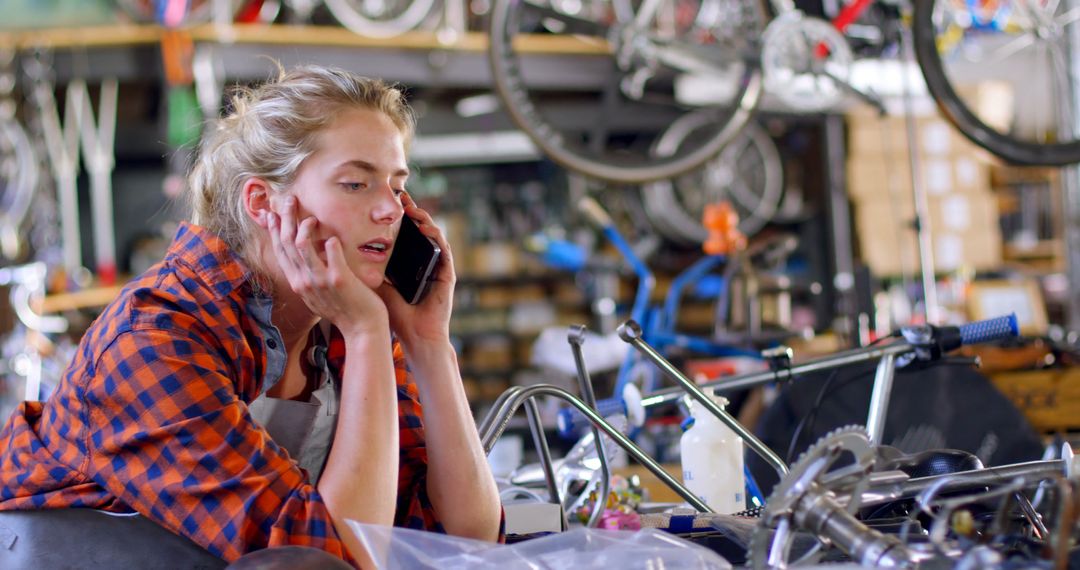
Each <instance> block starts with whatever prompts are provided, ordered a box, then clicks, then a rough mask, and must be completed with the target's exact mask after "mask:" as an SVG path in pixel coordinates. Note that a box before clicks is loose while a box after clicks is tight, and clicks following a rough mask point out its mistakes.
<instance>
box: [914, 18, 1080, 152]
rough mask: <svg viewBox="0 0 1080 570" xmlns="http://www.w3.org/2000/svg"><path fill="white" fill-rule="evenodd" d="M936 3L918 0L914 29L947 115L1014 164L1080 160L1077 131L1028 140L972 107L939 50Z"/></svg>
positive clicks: (936, 96) (930, 79) (971, 136)
mask: <svg viewBox="0 0 1080 570" xmlns="http://www.w3.org/2000/svg"><path fill="white" fill-rule="evenodd" d="M936 3H937V0H915V8H914V22H913V24H912V30H913V38H914V47H915V55H916V57H917V59H918V62H919V67H920V68H921V70H922V74H923V76H924V77H925V79H926V84H927V87H928V89H929V91H930V95H931V96H932V97H933V98H934V100H935V101H936V103H937V105H938V107H939V108H940V109H941V112H942V114H943V115H944V116H945V118H946V119H947V120H948V121H949V122H950V123H952V124H953V125H954V126H955V127H956V128H957V129H958V130H959V131H960V132H961V133H963V135H964V136H965V137H967V138H968V139H970V140H971V141H972V142H973V143H975V144H977V145H979V146H980V147H982V148H984V149H986V150H988V151H990V152H991V153H993V154H995V155H997V156H998V157H1000V158H1002V159H1004V160H1005V161H1007V162H1010V163H1013V164H1018V165H1029V166H1064V165H1068V164H1075V163H1077V162H1080V140H1077V138H1076V135H1075V134H1073V135H1072V136H1067V137H1065V140H1058V141H1050V140H1046V141H1040V140H1026V139H1023V138H1018V137H1017V136H1014V135H1012V134H1011V133H1009V132H1003V131H1002V130H999V129H997V128H994V127H992V126H990V125H988V124H987V123H986V122H984V121H983V119H982V118H980V117H979V116H978V115H977V114H976V113H975V112H974V111H973V110H972V109H971V107H970V106H969V105H968V103H967V102H966V101H965V100H964V99H963V97H961V96H960V95H959V94H958V93H957V89H956V86H955V85H953V82H952V81H950V78H949V74H948V73H947V72H946V68H945V62H944V61H943V59H942V54H941V53H940V51H939V49H938V32H937V29H936V27H935V22H934V12H935V4H936ZM1075 25H1080V23H1078V24H1075ZM1078 87H1080V86H1078V85H1076V84H1075V83H1074V84H1073V85H1072V86H1071V88H1072V89H1076V88H1078ZM1068 103H1069V104H1070V105H1073V108H1074V112H1075V104H1073V102H1072V101H1069V102H1068ZM1069 128H1070V129H1074V128H1075V126H1074V125H1070V126H1069Z"/></svg>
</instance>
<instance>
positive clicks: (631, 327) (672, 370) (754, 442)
mask: <svg viewBox="0 0 1080 570" xmlns="http://www.w3.org/2000/svg"><path fill="white" fill-rule="evenodd" d="M618 333H619V338H621V339H623V340H624V341H626V342H627V343H629V344H630V345H632V346H633V347H634V348H636V349H637V350H638V351H639V352H641V353H642V354H643V355H645V357H646V358H648V359H649V360H650V361H652V363H653V364H655V365H656V367H657V368H659V369H660V370H661V371H663V372H664V373H665V374H667V375H668V377H670V378H671V379H672V380H675V381H676V382H678V383H679V384H681V385H682V387H683V388H684V389H685V390H686V391H687V392H688V393H689V395H690V396H691V397H692V398H694V400H696V401H697V402H698V403H700V404H701V405H702V406H704V407H705V409H707V410H709V412H710V413H712V415H714V416H716V418H717V419H719V420H720V421H721V422H723V423H724V425H726V426H728V427H729V428H731V430H732V431H734V432H735V433H736V435H738V436H739V437H740V438H742V440H743V442H745V443H746V446H747V447H749V448H750V449H752V450H754V452H755V453H757V454H758V455H759V456H761V458H762V459H764V460H765V462H766V463H768V464H770V465H772V466H773V468H774V469H776V471H777V472H778V473H779V474H780V475H781V476H783V475H784V474H786V473H787V472H788V468H787V465H785V464H784V460H782V459H780V456H779V455H777V454H776V453H774V452H773V450H771V449H769V446H767V445H765V444H764V443H763V442H762V441H761V440H760V439H758V438H757V436H755V435H754V434H752V433H750V431H749V430H747V429H746V428H745V427H743V425H742V424H740V423H739V422H738V420H736V419H735V418H734V417H732V415H731V414H729V413H727V412H726V411H724V409H723V408H721V407H720V406H717V405H716V402H713V401H712V399H711V398H709V396H708V395H707V394H706V393H705V392H703V391H702V390H701V388H700V387H699V386H698V385H697V384H696V383H695V382H694V381H693V380H691V379H690V378H687V376H686V375H685V374H683V373H682V371H681V370H679V369H678V368H676V367H675V366H674V365H672V364H671V363H670V362H668V360H667V359H666V358H664V357H663V356H661V355H660V353H659V352H657V351H656V349H654V348H653V347H652V346H650V345H649V343H647V342H645V340H644V339H643V338H641V335H642V333H641V326H640V325H638V324H637V322H635V321H634V320H633V319H631V320H628V321H626V322H625V323H623V324H621V325H619V328H618Z"/></svg>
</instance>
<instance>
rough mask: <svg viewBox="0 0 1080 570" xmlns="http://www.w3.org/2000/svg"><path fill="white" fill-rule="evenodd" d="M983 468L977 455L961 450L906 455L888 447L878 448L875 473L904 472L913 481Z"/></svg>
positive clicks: (942, 450) (941, 450)
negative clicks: (919, 478)
mask: <svg viewBox="0 0 1080 570" xmlns="http://www.w3.org/2000/svg"><path fill="white" fill-rule="evenodd" d="M982 468H983V464H982V461H981V460H980V459H979V458H978V457H977V456H976V455H975V454H973V453H970V452H967V451H962V450H959V449H928V450H926V451H920V452H918V453H904V452H903V451H900V450H899V449H897V448H895V447H891V446H888V445H879V446H878V447H877V464H876V466H875V471H903V472H904V473H907V474H908V476H909V477H911V478H913V479H914V478H918V477H930V476H932V475H945V474H947V473H956V472H958V471H972V470H974V469H982Z"/></svg>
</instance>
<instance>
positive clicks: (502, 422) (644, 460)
mask: <svg viewBox="0 0 1080 570" xmlns="http://www.w3.org/2000/svg"><path fill="white" fill-rule="evenodd" d="M534 396H554V397H556V398H560V399H562V400H565V401H566V402H568V403H569V404H570V405H572V406H574V407H575V408H577V409H578V411H580V412H581V413H582V414H583V415H584V416H585V418H586V419H588V420H589V421H590V422H592V424H593V425H595V426H596V427H598V428H600V431H602V432H604V433H605V434H607V436H608V437H610V438H611V439H612V441H614V442H615V444H616V445H618V446H619V447H621V448H623V449H625V450H626V452H627V453H628V454H630V457H633V458H634V459H635V460H637V461H638V463H641V464H642V465H643V466H644V467H645V468H646V469H648V470H649V471H650V472H651V473H652V474H653V475H656V477H657V478H659V479H660V480H661V481H663V482H664V483H665V484H666V485H667V486H668V487H670V488H671V489H672V490H673V491H675V492H676V493H677V494H678V495H679V496H680V497H682V498H683V499H685V500H686V502H687V503H690V505H691V506H692V507H694V508H695V509H697V510H698V511H701V512H703V513H708V512H715V511H713V509H711V508H710V507H709V505H707V504H705V502H704V501H702V500H701V499H699V498H698V497H697V496H696V495H694V494H693V493H691V492H690V490H689V489H687V488H686V487H684V486H683V485H682V483H679V482H678V481H677V480H676V479H675V478H674V477H672V476H671V474H670V473H668V472H667V471H665V470H664V468H663V467H661V466H660V464H659V463H657V462H656V461H655V460H654V459H653V458H652V457H649V454H647V453H645V452H644V451H642V450H641V448H639V447H638V446H637V445H634V442H632V441H630V439H628V438H627V437H626V436H625V435H623V434H622V433H621V432H620V431H619V430H617V429H615V428H614V427H612V425H611V424H610V423H608V422H607V420H605V419H604V418H602V417H601V416H600V415H599V414H597V413H596V411H595V410H593V409H591V408H589V406H586V405H585V403H584V402H582V401H581V400H580V399H579V398H577V397H575V396H574V395H573V394H571V393H569V392H567V391H566V390H564V389H562V388H560V387H558V386H553V385H551V384H534V385H532V386H528V387H522V388H521V389H520V390H518V391H516V392H515V393H514V394H512V395H511V396H510V397H508V398H507V404H506V406H504V407H505V410H506V413H504V414H503V415H502V416H501V417H498V418H495V421H493V422H492V425H491V430H490V431H489V433H488V434H487V435H486V436H485V437H483V438H482V439H481V443H482V444H483V446H484V449H491V446H492V445H493V444H494V442H495V440H497V439H498V438H499V436H501V435H502V433H503V431H505V430H506V425H507V424H508V423H510V418H511V416H513V415H514V412H515V411H517V408H518V406H520V405H521V403H522V402H524V401H525V400H527V399H529V398H532V397H534Z"/></svg>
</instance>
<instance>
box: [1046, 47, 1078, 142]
mask: <svg viewBox="0 0 1080 570" xmlns="http://www.w3.org/2000/svg"><path fill="white" fill-rule="evenodd" d="M1047 48H1048V50H1049V52H1050V67H1051V75H1050V81H1051V82H1052V83H1053V89H1052V94H1053V95H1055V96H1057V98H1058V104H1057V105H1051V107H1054V108H1057V109H1059V110H1060V116H1059V117H1058V121H1057V127H1058V128H1059V129H1060V131H1061V136H1060V137H1059V139H1060V140H1062V141H1065V140H1072V138H1073V129H1074V127H1075V125H1076V123H1075V120H1076V117H1075V115H1074V113H1073V109H1074V107H1075V105H1074V102H1073V89H1074V88H1075V85H1076V84H1075V83H1074V81H1073V80H1075V79H1076V77H1075V74H1074V73H1072V70H1071V69H1069V58H1068V56H1067V55H1066V54H1065V49H1064V47H1063V46H1062V45H1061V44H1058V43H1051V44H1049V45H1048V46H1047Z"/></svg>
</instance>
